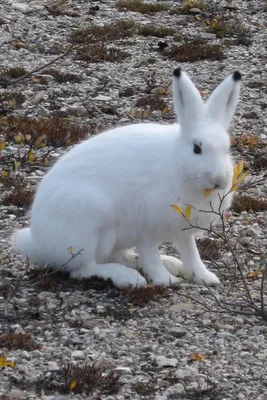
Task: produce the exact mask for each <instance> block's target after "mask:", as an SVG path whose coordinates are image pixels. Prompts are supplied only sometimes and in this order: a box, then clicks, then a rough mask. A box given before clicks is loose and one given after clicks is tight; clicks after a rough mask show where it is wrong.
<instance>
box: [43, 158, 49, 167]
mask: <svg viewBox="0 0 267 400" xmlns="http://www.w3.org/2000/svg"><path fill="white" fill-rule="evenodd" d="M43 164H44V166H45V167H47V166H48V165H49V161H48V159H47V158H45V159H44V162H43Z"/></svg>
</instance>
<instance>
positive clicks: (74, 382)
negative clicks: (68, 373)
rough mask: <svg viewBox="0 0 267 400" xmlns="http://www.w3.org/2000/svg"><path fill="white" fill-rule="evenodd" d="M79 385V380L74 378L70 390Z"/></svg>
mask: <svg viewBox="0 0 267 400" xmlns="http://www.w3.org/2000/svg"><path fill="white" fill-rule="evenodd" d="M76 386H77V381H76V379H74V380H73V381H72V382H71V384H70V390H73V389H74V388H75V387H76Z"/></svg>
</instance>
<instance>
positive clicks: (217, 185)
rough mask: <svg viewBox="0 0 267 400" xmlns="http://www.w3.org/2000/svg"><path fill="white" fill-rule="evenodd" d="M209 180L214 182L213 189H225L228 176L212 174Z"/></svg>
mask: <svg viewBox="0 0 267 400" xmlns="http://www.w3.org/2000/svg"><path fill="white" fill-rule="evenodd" d="M211 181H212V183H213V184H214V189H225V188H226V187H227V185H228V178H227V176H226V175H213V176H212V177H211Z"/></svg>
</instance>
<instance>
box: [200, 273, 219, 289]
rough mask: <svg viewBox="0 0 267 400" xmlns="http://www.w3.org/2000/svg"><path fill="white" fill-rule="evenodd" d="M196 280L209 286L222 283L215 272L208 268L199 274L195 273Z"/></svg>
mask: <svg viewBox="0 0 267 400" xmlns="http://www.w3.org/2000/svg"><path fill="white" fill-rule="evenodd" d="M194 282H196V283H198V284H200V285H203V284H206V285H208V286H214V285H219V284H220V279H219V278H218V277H217V276H216V275H215V274H214V273H213V272H210V271H208V270H206V271H201V273H199V274H195V275H194Z"/></svg>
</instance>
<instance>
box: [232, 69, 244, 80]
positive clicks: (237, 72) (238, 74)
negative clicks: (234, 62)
mask: <svg viewBox="0 0 267 400" xmlns="http://www.w3.org/2000/svg"><path fill="white" fill-rule="evenodd" d="M241 79H242V76H241V74H240V72H239V71H235V72H234V73H233V80H234V81H241Z"/></svg>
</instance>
